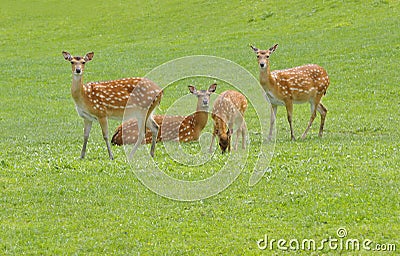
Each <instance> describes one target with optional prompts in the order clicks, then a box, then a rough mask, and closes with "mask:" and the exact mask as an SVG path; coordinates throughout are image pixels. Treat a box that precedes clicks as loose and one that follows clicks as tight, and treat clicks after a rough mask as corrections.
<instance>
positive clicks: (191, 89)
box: [188, 85, 197, 94]
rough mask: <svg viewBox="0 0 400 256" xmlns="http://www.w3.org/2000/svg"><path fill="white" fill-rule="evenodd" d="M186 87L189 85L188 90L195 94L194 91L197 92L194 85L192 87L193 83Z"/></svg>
mask: <svg viewBox="0 0 400 256" xmlns="http://www.w3.org/2000/svg"><path fill="white" fill-rule="evenodd" d="M188 87H189V91H190V92H191V93H193V94H196V93H197V90H196V87H194V86H193V85H189V86H188Z"/></svg>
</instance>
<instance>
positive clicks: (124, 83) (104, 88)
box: [62, 51, 162, 159]
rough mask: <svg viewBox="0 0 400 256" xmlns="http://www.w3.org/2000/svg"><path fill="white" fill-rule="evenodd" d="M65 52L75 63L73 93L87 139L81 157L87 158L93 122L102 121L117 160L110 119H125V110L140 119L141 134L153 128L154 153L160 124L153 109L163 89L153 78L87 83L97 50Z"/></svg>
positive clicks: (66, 56) (66, 58)
mask: <svg viewBox="0 0 400 256" xmlns="http://www.w3.org/2000/svg"><path fill="white" fill-rule="evenodd" d="M62 54H63V56H64V59H65V60H66V61H69V62H70V63H71V64H72V86H71V94H72V98H73V99H74V101H75V106H76V110H77V112H78V114H79V116H81V117H82V118H83V120H84V137H83V138H84V139H83V146H82V151H81V156H80V157H81V158H84V157H85V155H86V146H87V142H88V139H89V133H90V130H91V128H92V123H93V121H95V120H98V121H99V123H100V126H101V130H102V133H103V138H104V141H105V142H106V145H107V150H108V155H109V157H110V159H114V156H113V154H112V151H111V147H110V143H109V141H108V118H113V119H122V117H123V115H124V111H126V114H127V115H129V116H132V117H136V118H137V120H138V123H139V124H140V126H139V127H140V133H139V134H140V136H141V137H144V131H145V127H146V126H147V127H149V128H150V130H151V132H152V134H153V138H154V140H153V144H152V146H151V150H150V154H151V156H154V150H155V143H156V136H157V133H158V125H157V123H156V122H155V121H154V119H153V118H152V112H153V110H154V108H155V107H156V106H158V105H159V103H160V101H161V98H162V90H161V88H160V87H159V86H157V85H156V84H155V83H154V82H152V81H150V80H149V79H147V78H141V77H134V78H124V79H119V80H112V81H104V82H90V83H86V84H83V71H84V68H85V64H86V63H87V62H89V61H91V60H92V59H93V56H94V53H93V52H89V53H87V54H86V55H85V56H84V57H80V56H72V55H71V54H70V53H68V52H65V51H64V52H62ZM138 146H139V143H137V144H136V145H134V147H133V149H132V151H131V155H130V157H132V156H133V154H134V153H135V151H136V150H137V148H138Z"/></svg>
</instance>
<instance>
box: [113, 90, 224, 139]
mask: <svg viewBox="0 0 400 256" xmlns="http://www.w3.org/2000/svg"><path fill="white" fill-rule="evenodd" d="M216 89H217V84H212V85H210V87H209V88H208V90H199V91H198V90H197V89H196V88H195V87H194V86H189V91H190V93H192V94H193V95H195V96H197V108H196V112H195V113H193V114H192V115H189V116H167V115H154V120H155V121H156V123H157V124H158V125H159V127H160V130H159V132H158V135H157V142H159V141H180V142H189V141H197V140H198V139H199V137H200V134H201V131H202V130H203V129H204V127H205V126H206V124H207V120H208V108H209V103H210V95H211V94H212V93H214V92H215V90H216ZM137 140H138V132H137V122H136V121H135V120H128V121H125V122H124V123H122V124H121V125H120V126H119V127H118V128H117V129H116V131H115V133H114V136H113V137H112V140H111V143H112V144H114V145H124V144H133V143H137ZM151 141H152V134H151V132H150V131H149V130H147V131H146V136H145V141H141V142H142V143H146V144H148V143H150V142H151Z"/></svg>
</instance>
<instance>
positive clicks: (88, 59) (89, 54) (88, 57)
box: [84, 52, 94, 62]
mask: <svg viewBox="0 0 400 256" xmlns="http://www.w3.org/2000/svg"><path fill="white" fill-rule="evenodd" d="M93 56H94V52H88V53H86V55H85V58H84V59H85V61H86V62H87V61H91V60H92V59H93Z"/></svg>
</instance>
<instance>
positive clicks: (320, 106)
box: [317, 102, 328, 137]
mask: <svg viewBox="0 0 400 256" xmlns="http://www.w3.org/2000/svg"><path fill="white" fill-rule="evenodd" d="M317 110H318V112H319V113H320V114H321V126H320V127H319V133H318V136H319V137H322V132H323V130H324V124H325V117H326V113H327V112H328V109H327V108H326V107H325V106H324V105H323V104H322V102H320V103H319V104H318V107H317Z"/></svg>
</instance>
